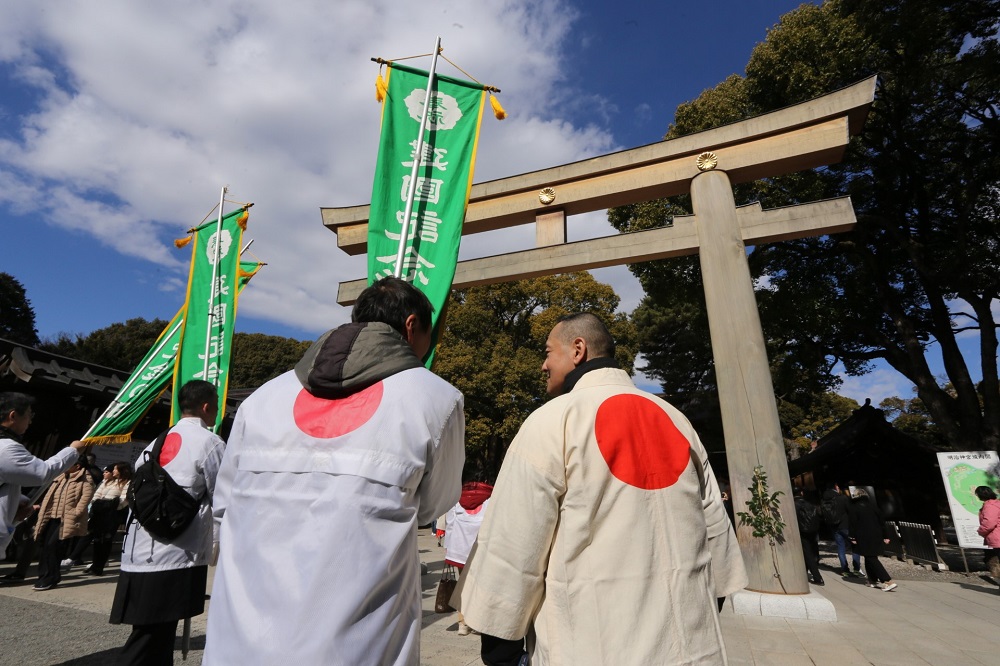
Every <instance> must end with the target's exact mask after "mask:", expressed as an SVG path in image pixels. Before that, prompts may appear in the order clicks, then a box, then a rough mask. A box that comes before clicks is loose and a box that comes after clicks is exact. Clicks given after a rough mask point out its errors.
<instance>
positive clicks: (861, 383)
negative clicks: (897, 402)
mask: <svg viewBox="0 0 1000 666" xmlns="http://www.w3.org/2000/svg"><path fill="white" fill-rule="evenodd" d="M837 374H838V376H839V377H840V378H841V379H842V380H844V383H843V384H842V385H841V387H840V388H839V389H838V390H837V393H839V394H840V395H843V396H846V397H848V398H854V399H855V400H857V401H858V403H859V404H861V405H863V404H865V399H866V398H871V401H872V405H873V406H875V407H878V405H879V403H880V402H882V400H884V399H885V398H890V397H893V396H898V397H900V398H904V399H910V398H912V397H914V393H913V389H914V385H913V383H912V382H911V381H910V380H908V379H907V378H906V377H904V376H903V375H901V374H899V373H898V372H896V371H895V370H893V369H892V368H890V367H888V366H884V365H881V366H880V367H877V368H876V369H875V370H873V371H872V372H869V373H868V374H866V375H862V376H861V377H850V376H847V375H845V374H843V373H842V372H838V373H837Z"/></svg>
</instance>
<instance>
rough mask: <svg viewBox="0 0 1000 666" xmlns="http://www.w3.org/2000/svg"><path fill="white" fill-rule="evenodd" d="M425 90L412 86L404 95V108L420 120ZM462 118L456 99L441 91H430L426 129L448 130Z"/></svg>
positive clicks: (411, 115) (412, 116)
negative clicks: (409, 91) (410, 90)
mask: <svg viewBox="0 0 1000 666" xmlns="http://www.w3.org/2000/svg"><path fill="white" fill-rule="evenodd" d="M426 95H427V91H426V90H424V89H422V88H414V89H413V91H412V92H411V93H410V94H409V95H407V96H406V99H405V100H404V101H405V102H406V110H407V111H409V112H410V117H411V118H413V119H414V120H416V121H417V122H418V123H419V122H420V116H421V115H423V112H424V97H425V96H426ZM461 119H462V110H461V109H460V108H458V100H457V99H455V98H454V97H452V96H451V95H446V94H444V93H442V92H434V93H431V109H430V111H429V112H428V114H427V129H429V130H450V129H452V128H454V127H455V125H457V124H458V121H459V120H461Z"/></svg>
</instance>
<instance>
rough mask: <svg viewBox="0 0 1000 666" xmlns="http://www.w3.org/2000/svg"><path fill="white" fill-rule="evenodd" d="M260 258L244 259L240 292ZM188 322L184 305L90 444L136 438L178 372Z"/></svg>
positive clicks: (93, 429)
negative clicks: (134, 433)
mask: <svg viewBox="0 0 1000 666" xmlns="http://www.w3.org/2000/svg"><path fill="white" fill-rule="evenodd" d="M260 267H261V264H260V263H258V262H256V261H246V262H242V261H241V262H240V292H241V293H242V291H243V288H244V287H245V286H246V285H247V283H248V282H250V278H252V277H253V276H254V275H256V273H257V271H258V270H260ZM183 326H184V308H183V307H182V308H181V309H180V310H178V311H177V314H175V315H174V318H173V319H171V320H170V323H169V324H167V327H166V328H164V329H163V332H162V333H160V336H159V337H158V338H157V339H156V342H155V343H154V344H153V346H152V348H151V349H150V350H149V353H147V354H146V356H145V358H143V359H142V361H141V362H140V363H139V365H137V366H136V367H135V370H133V371H132V374H131V375H130V376H129V378H128V379H127V380H126V381H125V383H124V384H123V385H122V387H121V389H119V391H118V395H116V396H115V399H114V400H112V401H111V404H110V405H108V408H107V410H105V412H104V413H103V414H102V415H101V417H100V418H99V419H97V421H96V422H95V423H94V425H92V426H91V427H90V429H89V430H88V431H87V434H86V435H84V437H83V438H82V439H83V441H85V442H87V443H88V444H121V443H124V442H129V441H131V440H132V431H133V430H135V427H136V425H137V424H138V423H139V420H140V419H142V417H143V416H144V415H145V414H146V412H147V411H149V408H150V407H151V406H152V405H153V403H154V402H155V401H156V399H157V398H159V397H160V394H161V393H163V391H164V390H165V389H166V388H167V386H168V385H169V384H170V380H171V379H172V378H173V376H174V363H175V362H176V359H177V348H178V346H179V345H180V340H181V329H182V328H183Z"/></svg>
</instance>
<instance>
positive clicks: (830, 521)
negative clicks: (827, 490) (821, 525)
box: [820, 497, 840, 529]
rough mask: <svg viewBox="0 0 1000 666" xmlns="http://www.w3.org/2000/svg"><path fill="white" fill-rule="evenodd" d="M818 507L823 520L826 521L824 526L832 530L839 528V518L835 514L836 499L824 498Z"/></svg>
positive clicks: (836, 513)
mask: <svg viewBox="0 0 1000 666" xmlns="http://www.w3.org/2000/svg"><path fill="white" fill-rule="evenodd" d="M820 507H821V509H822V510H823V520H824V521H826V524H827V525H829V526H830V527H832V528H833V529H837V528H839V527H840V516H839V514H838V512H837V498H835V497H827V498H825V499H824V500H823V502H822V504H820Z"/></svg>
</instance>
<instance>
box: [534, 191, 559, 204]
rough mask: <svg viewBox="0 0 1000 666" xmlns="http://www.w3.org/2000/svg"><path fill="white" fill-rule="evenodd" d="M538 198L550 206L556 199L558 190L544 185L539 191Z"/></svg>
mask: <svg viewBox="0 0 1000 666" xmlns="http://www.w3.org/2000/svg"><path fill="white" fill-rule="evenodd" d="M538 200H539V201H541V202H542V204H544V205H546V206H548V205H549V204H550V203H552V202H553V201H555V200H556V191H555V189H553V188H551V187H544V188H542V189H541V190H539V192H538Z"/></svg>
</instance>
